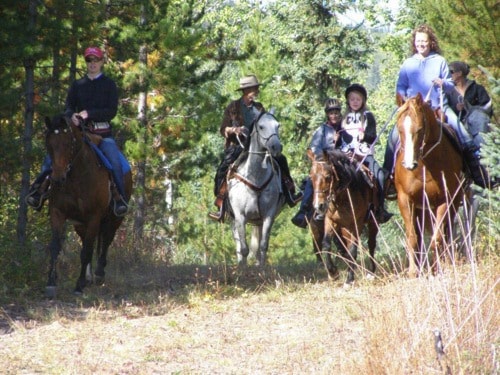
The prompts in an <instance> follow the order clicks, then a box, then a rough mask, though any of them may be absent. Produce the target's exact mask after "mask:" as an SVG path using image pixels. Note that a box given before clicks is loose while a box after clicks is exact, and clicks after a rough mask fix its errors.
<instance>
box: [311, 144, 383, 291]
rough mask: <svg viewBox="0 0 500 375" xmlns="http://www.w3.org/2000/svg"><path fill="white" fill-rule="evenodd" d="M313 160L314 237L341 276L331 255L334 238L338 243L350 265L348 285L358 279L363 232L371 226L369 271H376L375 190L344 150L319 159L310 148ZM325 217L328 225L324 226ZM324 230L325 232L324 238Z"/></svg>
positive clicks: (331, 273) (332, 272)
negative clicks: (359, 253)
mask: <svg viewBox="0 0 500 375" xmlns="http://www.w3.org/2000/svg"><path fill="white" fill-rule="evenodd" d="M308 156H309V158H310V159H311V161H312V166H311V172H310V177H311V180H312V184H313V188H314V200H313V205H314V209H315V217H314V218H313V220H311V223H310V224H311V225H310V227H311V231H312V233H313V236H317V237H316V238H314V239H313V240H314V241H315V242H316V243H321V257H322V260H323V262H324V264H325V266H326V269H327V271H328V275H329V277H331V278H336V277H337V276H338V270H337V267H336V266H335V264H334V262H333V260H332V257H331V247H332V241H334V242H335V243H336V245H337V248H338V250H339V252H340V253H341V255H342V257H343V258H344V261H345V262H346V264H347V266H348V275H347V281H346V283H347V284H350V283H352V282H353V281H354V271H355V269H356V267H357V263H356V258H357V254H358V247H359V246H361V245H362V244H361V233H362V231H363V229H364V228H365V226H366V227H368V249H369V253H370V266H369V271H371V272H372V273H373V272H375V258H374V256H375V247H376V245H377V242H376V241H377V234H378V225H377V223H376V222H375V219H374V217H373V213H372V209H373V206H374V196H375V194H374V191H373V188H372V186H371V185H370V183H369V181H368V179H367V176H366V175H364V173H363V172H362V171H361V170H359V168H358V165H359V164H358V163H357V162H353V161H352V160H351V159H350V158H349V157H348V156H347V155H346V154H344V153H343V152H342V151H337V150H336V151H333V152H330V153H328V154H327V153H325V154H324V155H323V157H322V158H321V159H319V160H316V158H315V156H314V154H313V153H312V152H311V151H310V150H309V152H308ZM322 218H324V226H323V228H321V227H320V225H321V221H318V219H322ZM322 229H323V232H324V235H323V237H322V239H321V238H320V236H321V233H322Z"/></svg>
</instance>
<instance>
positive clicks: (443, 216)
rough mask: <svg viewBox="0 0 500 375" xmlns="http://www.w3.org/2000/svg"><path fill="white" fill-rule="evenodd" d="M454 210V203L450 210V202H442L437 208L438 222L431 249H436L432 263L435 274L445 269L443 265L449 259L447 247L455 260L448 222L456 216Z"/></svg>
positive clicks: (450, 255) (451, 258)
mask: <svg viewBox="0 0 500 375" xmlns="http://www.w3.org/2000/svg"><path fill="white" fill-rule="evenodd" d="M453 210H454V207H453V205H452V206H451V207H450V208H449V210H448V204H442V205H440V206H438V207H437V209H436V223H435V227H434V231H433V236H432V241H431V249H432V250H433V251H434V261H433V262H431V264H432V272H433V274H435V275H436V274H438V273H441V272H442V271H443V269H442V266H443V265H444V264H445V263H446V261H447V256H446V251H445V249H448V251H449V257H450V260H451V261H453V254H452V252H453V246H452V244H451V243H450V241H451V240H452V237H451V233H449V230H450V229H451V228H450V225H449V222H448V220H452V219H453V218H454V214H453V212H452V211H453Z"/></svg>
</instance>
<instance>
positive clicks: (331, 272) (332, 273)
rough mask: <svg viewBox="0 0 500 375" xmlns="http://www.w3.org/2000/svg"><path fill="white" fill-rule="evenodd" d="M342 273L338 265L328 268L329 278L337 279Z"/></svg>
mask: <svg viewBox="0 0 500 375" xmlns="http://www.w3.org/2000/svg"><path fill="white" fill-rule="evenodd" d="M339 276H340V273H339V270H338V269H337V267H335V268H333V269H329V270H328V279H330V280H332V281H335V280H337V279H338V278H339Z"/></svg>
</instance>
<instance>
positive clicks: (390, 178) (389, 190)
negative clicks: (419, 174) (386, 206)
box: [384, 170, 398, 201]
mask: <svg viewBox="0 0 500 375" xmlns="http://www.w3.org/2000/svg"><path fill="white" fill-rule="evenodd" d="M384 173H385V176H386V179H385V181H384V192H385V198H387V199H389V200H391V201H393V200H396V198H397V197H398V192H397V191H396V185H394V175H393V174H390V173H389V172H387V171H385V170H384Z"/></svg>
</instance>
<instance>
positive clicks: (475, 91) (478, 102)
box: [446, 80, 492, 119]
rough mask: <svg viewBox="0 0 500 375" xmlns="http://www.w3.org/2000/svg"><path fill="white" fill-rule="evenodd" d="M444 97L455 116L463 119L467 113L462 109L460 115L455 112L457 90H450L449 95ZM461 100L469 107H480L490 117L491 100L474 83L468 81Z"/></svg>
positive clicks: (483, 90)
mask: <svg viewBox="0 0 500 375" xmlns="http://www.w3.org/2000/svg"><path fill="white" fill-rule="evenodd" d="M446 96H447V98H448V104H449V106H450V107H451V109H453V111H454V112H455V113H456V114H457V116H460V118H461V119H464V118H465V116H466V115H467V111H466V110H465V109H464V110H462V111H461V112H462V113H460V111H458V110H457V104H458V101H459V96H460V94H459V92H458V91H457V90H452V91H451V92H450V93H449V94H446ZM463 99H464V100H465V102H466V103H468V104H469V105H471V106H481V107H482V108H483V109H484V110H485V111H486V112H487V113H488V114H489V115H490V116H491V115H492V107H491V98H490V96H489V95H488V92H487V91H486V89H485V88H484V87H483V86H481V85H480V84H479V83H477V82H476V81H474V80H469V81H468V82H467V87H466V89H465V95H464V98H463Z"/></svg>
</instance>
